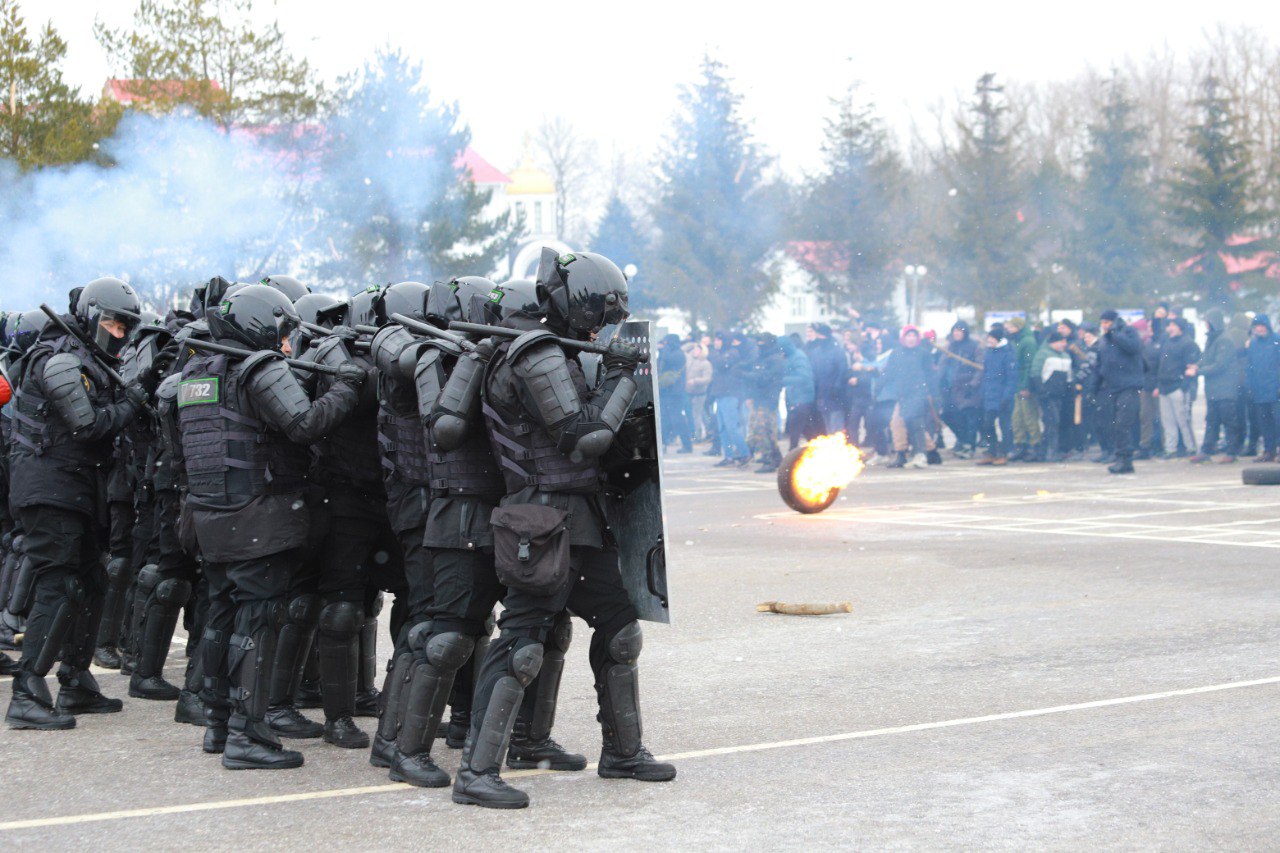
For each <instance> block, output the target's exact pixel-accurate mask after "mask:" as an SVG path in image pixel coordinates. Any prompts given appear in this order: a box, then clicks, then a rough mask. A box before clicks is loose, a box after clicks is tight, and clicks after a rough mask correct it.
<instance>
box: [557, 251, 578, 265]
mask: <svg viewBox="0 0 1280 853" xmlns="http://www.w3.org/2000/svg"><path fill="white" fill-rule="evenodd" d="M577 259H578V256H577V255H570V254H567V253H566V254H563V255H561V256H560V257H559V258H557V259H556V260H558V261H560V266H562V267H567V266H569V264H571V263H573V262H574V261H576V260H577Z"/></svg>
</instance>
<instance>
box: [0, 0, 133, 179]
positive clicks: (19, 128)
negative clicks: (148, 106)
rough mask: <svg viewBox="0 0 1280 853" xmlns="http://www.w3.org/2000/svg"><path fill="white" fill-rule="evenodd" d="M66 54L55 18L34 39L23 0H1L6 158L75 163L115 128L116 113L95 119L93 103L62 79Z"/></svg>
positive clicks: (0, 144)
mask: <svg viewBox="0 0 1280 853" xmlns="http://www.w3.org/2000/svg"><path fill="white" fill-rule="evenodd" d="M66 55H67V45H66V43H65V42H64V41H63V40H62V39H61V37H59V36H58V33H57V32H56V31H55V30H54V29H53V25H52V24H46V25H45V27H44V29H43V30H42V31H41V32H40V36H39V38H38V39H36V40H33V39H32V37H31V36H30V35H29V34H28V32H27V24H26V21H25V20H24V19H23V17H22V15H21V13H19V11H18V2H17V0H0V159H4V160H12V161H14V162H16V163H17V164H18V166H19V167H20V168H23V169H31V168H35V167H38V166H52V165H59V164H64V163H75V162H79V161H82V160H87V159H89V158H91V157H92V156H93V151H94V148H93V144H94V142H96V141H97V140H98V139H100V138H102V137H103V136H104V135H106V134H109V133H110V132H111V130H112V128H113V127H114V121H113V120H112V119H113V118H114V116H103V121H102V122H101V123H99V122H97V121H95V120H94V116H93V107H92V105H91V104H89V103H88V102H86V101H82V100H81V99H80V97H79V92H78V91H77V90H75V89H72V88H71V87H70V86H68V85H67V84H66V83H64V82H63V81H62V70H61V68H60V66H61V64H62V61H63V60H64V59H65V58H66Z"/></svg>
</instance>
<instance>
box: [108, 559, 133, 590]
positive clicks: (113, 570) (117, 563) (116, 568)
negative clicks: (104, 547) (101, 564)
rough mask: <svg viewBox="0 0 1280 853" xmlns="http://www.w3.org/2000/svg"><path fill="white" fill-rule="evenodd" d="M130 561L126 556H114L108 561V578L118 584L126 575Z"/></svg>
mask: <svg viewBox="0 0 1280 853" xmlns="http://www.w3.org/2000/svg"><path fill="white" fill-rule="evenodd" d="M128 565H129V561H128V560H126V559H125V558H124V557H113V558H112V559H110V560H108V561H107V580H108V581H110V582H111V583H112V584H116V583H118V582H119V581H120V579H121V578H123V577H124V574H125V569H126V568H128Z"/></svg>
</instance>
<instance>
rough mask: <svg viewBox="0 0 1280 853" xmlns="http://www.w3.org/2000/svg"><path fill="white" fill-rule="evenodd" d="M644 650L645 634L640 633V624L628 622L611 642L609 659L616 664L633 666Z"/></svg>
mask: <svg viewBox="0 0 1280 853" xmlns="http://www.w3.org/2000/svg"><path fill="white" fill-rule="evenodd" d="M642 648H644V634H643V633H642V632H641V631H640V623H639V622H628V623H627V625H626V626H625V627H624V628H623V629H622V630H621V631H619V632H618V633H616V634H614V635H613V639H612V640H610V641H609V657H610V658H612V659H613V661H614V662H615V663H621V664H626V665H627V666H631V665H633V664H635V662H636V660H637V659H638V658H639V657H640V650H641V649H642Z"/></svg>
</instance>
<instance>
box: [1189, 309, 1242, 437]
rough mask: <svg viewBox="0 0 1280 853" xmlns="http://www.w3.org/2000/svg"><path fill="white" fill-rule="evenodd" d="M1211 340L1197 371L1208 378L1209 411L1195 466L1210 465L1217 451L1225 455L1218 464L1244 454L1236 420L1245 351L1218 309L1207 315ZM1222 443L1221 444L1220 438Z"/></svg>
mask: <svg viewBox="0 0 1280 853" xmlns="http://www.w3.org/2000/svg"><path fill="white" fill-rule="evenodd" d="M1204 323H1205V328H1206V330H1207V332H1208V336H1207V337H1206V339H1205V345H1204V354H1203V355H1202V356H1201V357H1200V363H1199V364H1198V365H1196V371H1197V373H1198V374H1199V375H1200V376H1203V377H1204V397H1205V402H1206V403H1207V408H1208V411H1207V412H1206V413H1205V420H1204V443H1203V444H1201V446H1200V452H1199V453H1197V454H1196V455H1195V456H1193V457H1191V462H1193V463H1198V462H1208V461H1210V459H1212V458H1213V454H1214V453H1215V452H1216V451H1219V450H1220V451H1221V452H1222V455H1221V456H1220V457H1218V459H1217V460H1216V461H1219V462H1223V463H1229V462H1234V461H1236V455H1237V454H1238V453H1239V452H1240V420H1239V418H1238V417H1237V416H1236V405H1237V400H1238V399H1239V397H1240V385H1241V382H1242V380H1243V371H1242V370H1241V368H1242V366H1243V361H1244V360H1243V359H1242V358H1241V357H1240V356H1241V355H1243V352H1244V350H1243V347H1241V346H1240V345H1239V344H1237V343H1236V342H1235V341H1234V340H1233V339H1232V337H1231V335H1229V334H1227V324H1226V319H1225V318H1224V317H1223V315H1222V312H1221V311H1220V310H1218V309H1217V308H1210V309H1209V310H1208V311H1206V312H1205V315H1204ZM1219 434H1221V435H1222V442H1221V443H1219V442H1218V435H1219Z"/></svg>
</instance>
